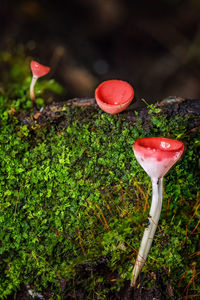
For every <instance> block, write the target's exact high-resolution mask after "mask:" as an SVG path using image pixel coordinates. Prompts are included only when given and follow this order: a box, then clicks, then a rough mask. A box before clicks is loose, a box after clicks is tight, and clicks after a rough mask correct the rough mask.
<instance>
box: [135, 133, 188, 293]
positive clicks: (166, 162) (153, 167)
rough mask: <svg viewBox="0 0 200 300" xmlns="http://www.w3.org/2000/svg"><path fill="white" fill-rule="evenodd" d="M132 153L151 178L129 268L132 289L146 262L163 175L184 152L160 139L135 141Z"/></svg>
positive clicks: (180, 145)
mask: <svg viewBox="0 0 200 300" xmlns="http://www.w3.org/2000/svg"><path fill="white" fill-rule="evenodd" d="M133 151H134V154H135V156H136V159H137V161H138V162H139V164H140V165H141V166H142V167H143V169H144V170H145V171H146V173H147V174H148V175H149V176H150V177H151V181H152V203H151V208H150V212H149V218H148V223H147V224H148V226H147V227H146V228H145V231H144V234H143V238H142V242H141V245H140V249H139V252H138V256H137V259H136V263H135V266H134V269H133V274H132V280H131V286H132V287H134V286H135V283H136V280H137V277H138V275H139V273H140V271H141V269H142V267H143V265H144V263H145V261H146V258H147V255H148V253H149V250H150V247H151V244H152V240H153V237H154V234H155V232H156V228H157V225H158V221H159V217H160V212H161V207H162V184H163V176H164V175H165V174H166V173H167V172H168V171H169V169H170V168H171V167H172V166H173V165H174V164H175V163H176V162H177V161H178V160H179V158H180V157H181V155H182V153H183V151H184V145H183V143H182V142H180V141H177V140H172V139H167V138H162V137H151V138H142V139H138V140H137V141H136V142H135V144H134V146H133Z"/></svg>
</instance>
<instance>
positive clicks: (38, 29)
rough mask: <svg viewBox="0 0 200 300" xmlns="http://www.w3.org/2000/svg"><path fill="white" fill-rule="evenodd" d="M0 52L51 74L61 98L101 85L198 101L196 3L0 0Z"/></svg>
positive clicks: (199, 17) (199, 19) (151, 97)
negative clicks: (121, 83) (20, 56)
mask: <svg viewBox="0 0 200 300" xmlns="http://www.w3.org/2000/svg"><path fill="white" fill-rule="evenodd" d="M0 3H1V8H0V42H1V43H0V50H5V49H6V50H7V51H14V50H15V47H18V46H19V45H23V47H24V48H25V49H26V50H25V51H26V53H27V55H30V56H32V57H33V58H34V59H36V60H38V61H39V62H41V63H43V64H46V65H49V66H51V67H52V73H51V77H53V78H55V79H56V80H58V81H59V82H60V83H61V84H62V85H63V86H64V88H65V89H66V97H67V98H71V97H76V96H78V97H85V96H93V94H94V89H95V87H96V86H97V85H98V84H99V83H100V82H101V81H103V80H106V79H115V78H116V79H122V80H127V81H128V82H130V83H131V84H132V85H133V87H134V89H135V94H136V97H137V98H145V99H146V100H147V101H150V102H154V101H157V100H161V99H163V98H165V97H167V96H173V95H176V96H181V97H186V98H198V97H199V96H200V84H199V82H200V1H199V0H190V1H189V0H188V1H184V0H182V1H178V0H151V1H150V0H147V1H145V0H141V1H134V0H71V1H67V0H66V1H48V0H41V1H39V0H19V1H9V0H0Z"/></svg>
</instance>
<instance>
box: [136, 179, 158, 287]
mask: <svg viewBox="0 0 200 300" xmlns="http://www.w3.org/2000/svg"><path fill="white" fill-rule="evenodd" d="M151 180H152V203H151V208H150V212H149V218H148V223H147V227H146V229H145V231H144V234H143V238H142V242H141V245H140V249H139V252H138V256H137V259H136V262H135V266H134V269H133V273H132V280H131V286H132V287H134V286H135V283H136V280H137V278H138V275H139V273H140V271H141V269H142V267H143V265H144V263H145V261H146V259H147V255H148V253H149V250H150V247H151V244H152V241H153V237H154V234H155V232H156V228H157V225H158V221H159V218H160V212H161V208H162V186H163V178H152V179H151Z"/></svg>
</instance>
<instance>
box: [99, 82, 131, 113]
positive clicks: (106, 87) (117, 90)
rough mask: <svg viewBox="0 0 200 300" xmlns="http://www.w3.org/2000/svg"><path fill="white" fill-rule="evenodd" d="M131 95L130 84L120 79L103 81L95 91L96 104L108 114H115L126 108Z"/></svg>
mask: <svg viewBox="0 0 200 300" xmlns="http://www.w3.org/2000/svg"><path fill="white" fill-rule="evenodd" d="M133 97H134V90H133V88H132V86H131V85H130V84H129V83H128V82H126V81H122V80H107V81H104V82H102V83H101V84H100V85H99V86H98V87H97V89H96V91H95V98H96V101H97V104H98V105H99V107H100V108H101V109H102V110H103V111H105V112H107V113H109V114H117V113H120V112H121V111H123V110H124V109H126V108H127V107H128V106H129V104H130V103H131V101H132V100H133Z"/></svg>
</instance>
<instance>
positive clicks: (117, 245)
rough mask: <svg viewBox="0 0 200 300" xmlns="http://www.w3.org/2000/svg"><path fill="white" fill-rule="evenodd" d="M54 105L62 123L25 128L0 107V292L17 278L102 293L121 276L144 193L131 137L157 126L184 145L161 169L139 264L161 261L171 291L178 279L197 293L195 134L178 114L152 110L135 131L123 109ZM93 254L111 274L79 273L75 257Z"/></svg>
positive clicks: (135, 241) (126, 275) (152, 266)
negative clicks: (154, 214) (160, 198)
mask: <svg viewBox="0 0 200 300" xmlns="http://www.w3.org/2000/svg"><path fill="white" fill-rule="evenodd" d="M1 101H3V100H1ZM4 101H5V102H6V99H5V98H4ZM63 114H64V115H65V120H67V124H66V123H65V125H62V126H61V125H60V126H57V127H55V126H47V127H45V128H44V127H42V128H38V127H37V128H35V129H34V128H32V129H31V128H28V127H27V126H25V125H23V126H22V125H20V123H19V122H18V120H17V119H16V118H14V117H12V116H10V115H9V114H8V113H7V110H6V108H4V109H2V114H1V133H0V156H1V160H0V166H1V168H0V178H1V186H0V198H1V200H0V206H1V208H0V211H1V213H0V240H1V244H0V255H1V261H0V295H1V296H0V298H1V299H3V298H6V296H7V295H9V294H11V293H13V291H16V290H18V289H19V288H20V285H21V284H30V285H34V286H35V287H36V289H37V290H38V291H44V290H45V289H48V290H51V293H52V298H53V299H58V298H56V297H58V295H60V296H61V298H62V291H61V287H60V282H61V280H63V279H64V280H65V281H66V282H67V284H66V290H68V291H71V289H72V288H71V284H72V282H74V286H73V289H75V288H76V285H77V286H80V285H82V287H83V288H85V289H87V291H88V295H89V296H88V297H92V296H91V295H94V294H99V297H100V299H108V298H106V297H108V295H109V293H110V289H111V290H113V289H116V290H117V289H119V288H120V287H121V286H122V285H123V282H124V280H128V279H130V275H131V270H132V267H133V263H134V261H135V258H136V251H137V249H138V248H139V244H140V240H141V237H142V234H143V230H144V226H145V222H146V218H147V214H148V210H149V208H148V207H149V204H150V199H151V191H150V180H149V178H148V177H147V175H146V174H145V173H144V171H143V170H142V169H141V167H140V166H139V165H138V163H137V162H136V159H135V157H134V154H133V151H132V144H133V143H134V141H135V140H136V139H137V138H139V137H142V136H145V135H147V136H153V135H159V134H162V135H165V136H167V137H172V138H178V137H179V136H180V135H181V139H182V141H183V142H184V143H185V145H186V151H185V155H184V157H183V158H182V159H181V161H179V163H178V164H177V165H176V166H175V167H174V168H173V169H172V170H171V171H170V172H169V174H168V175H167V176H166V177H165V183H164V184H165V192H164V206H163V209H162V215H161V219H160V223H159V228H158V231H157V233H156V236H155V241H154V243H153V246H152V249H151V251H150V254H149V258H148V263H147V264H146V265H145V267H144V269H143V272H145V273H146V274H147V276H148V274H149V273H150V272H152V271H156V270H163V269H165V270H168V272H169V274H170V275H169V276H170V280H171V283H172V286H173V288H174V290H175V294H176V295H175V296H176V297H177V299H178V297H180V296H183V295H184V293H185V292H186V290H185V289H186V287H187V286H188V293H189V294H191V295H192V294H198V293H200V282H199V276H195V270H196V272H197V270H198V268H199V263H200V259H199V253H197V250H198V249H199V248H198V247H199V239H198V234H197V232H198V230H199V229H198V228H196V229H195V226H196V225H197V223H198V222H199V220H200V213H199V194H198V193H199V181H200V180H199V167H198V159H199V155H198V153H199V139H198V138H197V137H198V134H197V133H196V134H195V136H192V134H191V133H189V132H188V131H187V122H188V120H185V121H183V120H182V119H181V118H180V117H177V118H176V120H170V121H169V120H168V121H167V120H166V119H165V117H163V116H162V117H160V116H159V112H156V113H155V112H153V113H152V114H153V117H152V129H151V132H149V133H147V134H145V132H144V129H143V128H142V124H140V125H138V126H135V124H133V123H130V122H127V121H126V119H125V117H124V116H123V115H122V116H120V119H119V118H118V116H110V115H107V114H105V113H103V112H100V111H95V110H93V109H89V108H86V109H82V108H66V109H65V110H64V111H63ZM5 116H6V117H5ZM193 135H194V134H193ZM147 198H148V199H147ZM101 257H106V258H107V267H109V270H111V271H112V272H113V277H111V278H110V277H109V276H105V275H104V274H103V275H102V274H99V273H98V272H97V273H94V272H92V271H88V273H87V280H86V279H85V277H81V276H80V269H79V266H81V265H84V264H88V263H89V262H90V263H91V264H95V261H96V260H98V259H99V258H101ZM111 271H110V272H111ZM110 272H109V273H110ZM102 276H104V277H102ZM192 276H194V278H193V277H192ZM116 278H118V279H117V282H115V280H116ZM112 279H113V282H115V283H114V284H111V283H112ZM88 299H91V298H88Z"/></svg>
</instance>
